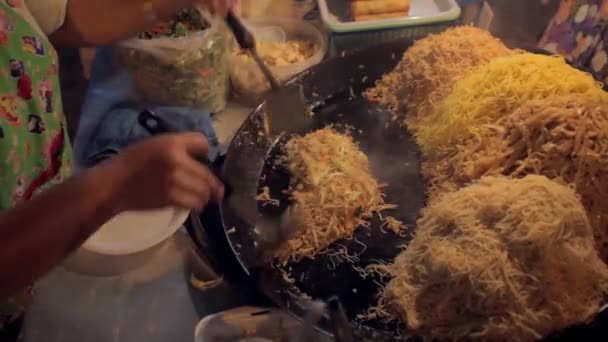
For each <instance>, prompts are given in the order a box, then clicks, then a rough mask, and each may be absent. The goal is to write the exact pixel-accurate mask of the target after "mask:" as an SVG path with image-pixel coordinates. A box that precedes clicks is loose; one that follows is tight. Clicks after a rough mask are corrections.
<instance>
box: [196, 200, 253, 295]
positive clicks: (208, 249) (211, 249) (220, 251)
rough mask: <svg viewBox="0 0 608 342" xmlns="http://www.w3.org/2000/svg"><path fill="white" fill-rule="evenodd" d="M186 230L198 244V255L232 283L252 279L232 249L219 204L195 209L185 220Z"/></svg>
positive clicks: (245, 281) (241, 282)
mask: <svg viewBox="0 0 608 342" xmlns="http://www.w3.org/2000/svg"><path fill="white" fill-rule="evenodd" d="M186 230H187V231H188V234H189V235H190V239H191V240H192V242H193V243H194V245H195V246H196V247H197V248H196V250H197V254H198V255H199V257H201V258H202V259H203V261H204V262H206V263H207V264H208V265H209V266H210V267H211V268H212V269H213V270H214V271H215V272H216V273H217V274H218V275H220V276H223V277H224V279H225V280H227V281H228V282H230V283H233V284H246V283H249V282H250V281H251V278H250V275H249V274H248V273H247V271H246V270H245V268H244V267H243V266H242V265H241V263H240V261H239V259H238V256H237V255H236V254H235V252H234V250H233V249H232V245H231V243H230V240H229V239H228V236H227V234H226V230H225V228H224V224H223V222H222V219H221V211H220V208H219V206H218V205H217V204H210V205H209V206H208V207H207V208H206V209H205V211H203V212H200V211H193V212H192V213H191V214H190V220H189V222H187V223H186Z"/></svg>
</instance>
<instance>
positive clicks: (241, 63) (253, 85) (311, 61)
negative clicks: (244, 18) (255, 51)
mask: <svg viewBox="0 0 608 342" xmlns="http://www.w3.org/2000/svg"><path fill="white" fill-rule="evenodd" d="M247 25H248V26H253V27H256V28H258V29H259V28H264V27H276V26H280V27H281V28H283V30H284V31H285V33H286V39H287V41H290V40H305V41H310V42H312V43H314V44H315V47H316V51H315V53H314V54H313V55H312V56H311V57H310V58H308V59H306V60H305V61H303V62H300V63H294V64H289V65H282V66H269V67H270V70H271V72H272V74H273V75H274V76H275V77H276V78H277V80H279V82H284V81H287V80H288V79H290V78H292V77H294V76H295V75H297V74H299V73H301V72H303V71H306V70H307V69H309V68H310V67H312V66H314V65H316V64H318V63H319V62H321V61H322V60H323V58H324V57H325V54H326V52H327V38H326V36H325V34H324V33H323V32H322V31H321V30H320V29H319V28H318V27H316V26H315V25H313V24H311V23H309V22H307V21H302V20H294V19H272V20H270V19H268V20H256V21H253V22H248V23H247ZM238 53H239V51H236V52H235V53H234V54H233V55H232V56H231V62H230V81H231V83H232V90H233V94H234V97H235V98H236V99H237V100H238V101H239V102H241V103H243V104H245V105H256V104H259V103H260V102H261V100H262V99H263V96H264V94H266V92H268V91H269V90H270V84H269V83H268V81H266V78H265V77H264V75H263V74H262V72H261V71H260V68H259V67H258V66H257V64H255V63H254V62H253V61H252V60H245V59H243V57H242V56H239V55H238ZM262 57H263V56H262Z"/></svg>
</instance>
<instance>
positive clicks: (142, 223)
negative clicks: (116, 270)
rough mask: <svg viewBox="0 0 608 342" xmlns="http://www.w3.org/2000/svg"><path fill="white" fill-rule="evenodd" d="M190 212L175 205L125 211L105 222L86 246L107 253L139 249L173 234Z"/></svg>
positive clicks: (151, 245) (113, 253) (118, 253)
mask: <svg viewBox="0 0 608 342" xmlns="http://www.w3.org/2000/svg"><path fill="white" fill-rule="evenodd" d="M188 214H189V211H188V210H185V209H176V208H166V209H159V210H150V211H131V212H124V213H122V214H120V215H117V216H115V217H114V218H113V219H111V220H110V221H108V222H107V223H106V224H105V225H103V226H102V227H101V228H100V229H99V230H98V231H97V232H96V233H95V234H94V235H93V236H91V237H90V238H89V239H88V240H87V241H86V242H85V243H84V245H83V248H84V249H86V250H89V251H91V252H95V253H98V254H104V255H128V254H134V253H138V252H141V251H144V250H146V249H148V248H151V247H154V246H156V245H157V244H159V243H161V242H162V241H164V240H166V239H167V238H169V237H171V236H172V235H173V234H174V233H175V232H176V231H177V230H179V228H180V227H181V226H182V225H183V224H184V222H186V220H187V219H188Z"/></svg>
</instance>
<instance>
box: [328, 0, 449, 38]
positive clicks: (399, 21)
mask: <svg viewBox="0 0 608 342" xmlns="http://www.w3.org/2000/svg"><path fill="white" fill-rule="evenodd" d="M318 1H319V11H320V12H321V19H322V20H323V23H324V24H325V25H326V26H327V28H329V29H330V30H331V31H332V32H335V33H354V32H360V31H374V30H382V29H391V28H406V27H411V26H421V25H433V24H441V23H444V22H450V21H454V20H456V19H458V18H459V17H460V6H458V4H457V3H456V0H411V4H410V15H409V16H407V17H402V18H391V19H383V20H371V21H362V22H354V21H351V20H350V18H349V12H350V0H318Z"/></svg>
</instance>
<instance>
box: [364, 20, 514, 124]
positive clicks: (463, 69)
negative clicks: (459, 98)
mask: <svg viewBox="0 0 608 342" xmlns="http://www.w3.org/2000/svg"><path fill="white" fill-rule="evenodd" d="M513 53H514V52H513V51H511V50H509V49H508V48H507V47H506V46H505V45H504V44H503V43H502V42H501V41H500V40H498V39H496V38H494V37H492V35H491V34H490V33H488V32H487V31H485V30H482V29H479V28H475V27H470V26H461V27H455V28H451V29H448V30H446V31H445V32H443V33H439V34H433V35H429V36H427V37H426V38H424V39H421V40H419V41H417V42H416V43H415V44H414V45H413V46H412V47H411V48H409V49H408V50H407V51H406V52H405V54H404V55H403V58H402V59H401V61H400V62H399V64H398V65H397V67H396V68H395V70H393V71H392V72H390V73H388V74H386V75H384V76H383V78H382V79H381V80H380V81H379V82H378V83H377V84H376V86H375V87H374V88H372V89H370V90H368V91H367V93H366V95H367V96H368V98H370V99H372V100H376V101H379V102H381V103H383V104H385V105H387V106H388V107H390V108H392V109H393V110H394V111H396V110H397V109H401V110H405V111H406V112H407V114H408V117H407V123H408V125H409V126H410V128H412V127H411V126H415V122H416V118H418V117H421V116H424V115H427V114H429V113H431V112H432V111H433V110H434V108H435V106H436V105H437V103H439V102H440V101H441V100H443V98H445V97H446V96H448V95H449V94H450V93H451V92H452V88H453V86H454V83H456V81H458V80H459V79H461V78H463V77H464V76H466V75H468V74H469V73H471V71H473V70H474V69H476V68H477V67H479V66H480V65H483V64H486V63H487V62H489V61H490V60H492V59H494V58H496V57H501V56H508V55H511V54H513Z"/></svg>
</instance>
